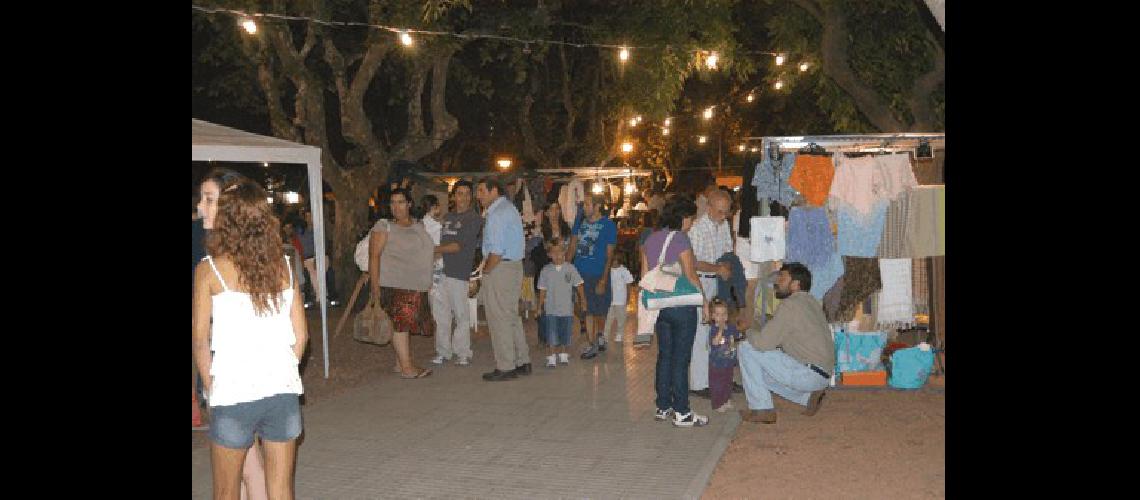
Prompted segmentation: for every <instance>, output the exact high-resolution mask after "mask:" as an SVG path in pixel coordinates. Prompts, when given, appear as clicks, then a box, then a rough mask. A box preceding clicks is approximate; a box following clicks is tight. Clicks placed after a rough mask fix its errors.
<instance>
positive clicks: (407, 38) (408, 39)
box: [400, 31, 412, 47]
mask: <svg viewBox="0 0 1140 500" xmlns="http://www.w3.org/2000/svg"><path fill="white" fill-rule="evenodd" d="M400 43H402V44H404V46H405V47H411V46H412V35H409V34H408V32H407V31H401V32H400Z"/></svg>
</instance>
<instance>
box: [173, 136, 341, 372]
mask: <svg viewBox="0 0 1140 500" xmlns="http://www.w3.org/2000/svg"><path fill="white" fill-rule="evenodd" d="M191 121H192V122H193V138H192V140H191V149H192V150H193V157H192V158H191V161H235V162H252V163H261V162H272V163H303V164H305V165H306V166H307V168H308V172H309V204H310V206H311V208H312V211H313V225H314V226H315V227H314V229H315V234H314V235H313V236H314V243H316V247H317V248H316V254H317V255H325V223H324V221H325V216H324V210H323V208H324V203H323V199H324V198H323V194H324V193H323V190H322V185H323V184H322V181H321V149H320V148H318V147H314V146H307V145H304V144H298V143H295V142H289V141H286V140H282V139H278V138H276V137H266V136H264V135H257V134H251V133H249V132H245V131H241V130H237V129H233V128H229V127H223V126H221V125H215V124H213V123H210V122H204V121H202V120H195V119H193V118H191ZM316 264H317V277H316V279H319V280H321V286H320V287H319V289H321V290H328V282H327V280H326V279H325V273H326V269H325V268H326V266H325V261H324V259H316ZM317 295H318V296H319V297H318V300H320V304H321V335H322V339H323V346H324V353H325V378H329V328H328V304H327V299H326V297H325V295H326V294H322V293H318V294H317Z"/></svg>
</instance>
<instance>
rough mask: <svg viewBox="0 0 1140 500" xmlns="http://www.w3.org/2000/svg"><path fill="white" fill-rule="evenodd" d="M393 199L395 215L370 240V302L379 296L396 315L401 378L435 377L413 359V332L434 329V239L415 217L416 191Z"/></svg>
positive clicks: (376, 227) (394, 344)
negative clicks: (429, 294)
mask: <svg viewBox="0 0 1140 500" xmlns="http://www.w3.org/2000/svg"><path fill="white" fill-rule="evenodd" d="M389 203H390V205H391V208H392V219H391V220H388V219H380V220H378V221H376V224H375V225H374V226H372V231H371V233H370V236H369V240H368V281H369V285H370V286H369V289H368V290H369V293H370V297H371V299H370V300H379V304H380V307H381V308H383V309H384V312H386V313H388V317H390V318H392V330H393V333H392V347H394V348H395V349H396V370H397V371H399V372H400V376H401V377H402V378H407V379H414V378H423V377H426V376H428V375H431V369H430V368H420V367H417V366H415V364H414V363H413V362H412V346H411V343H410V342H409V339H408V335H410V334H417V335H429V334H431V333H432V331H433V329H434V323H433V322H432V318H431V313H430V311H429V310H428V298H427V292H428V289H430V288H431V281H432V280H431V278H432V266H433V263H434V262H435V257H436V254H435V243H433V242H432V239H431V236H430V235H428V233H427V230H426V229H424V225H423V223H421V222H419V221H417V220H415V219H414V218H413V217H412V203H413V202H412V195H411V194H410V193H409V192H408V190H407V189H404V188H397V189H395V190H393V191H392V195H391V198H389Z"/></svg>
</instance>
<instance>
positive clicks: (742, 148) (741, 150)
mask: <svg viewBox="0 0 1140 500" xmlns="http://www.w3.org/2000/svg"><path fill="white" fill-rule="evenodd" d="M736 149H738V150H740V152H741V153H743V152H744V145H743V144H741V145H739V146H737V147H736Z"/></svg>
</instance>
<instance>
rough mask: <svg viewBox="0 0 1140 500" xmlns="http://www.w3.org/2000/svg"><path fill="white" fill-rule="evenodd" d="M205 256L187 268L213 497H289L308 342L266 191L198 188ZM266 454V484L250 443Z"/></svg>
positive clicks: (215, 185)
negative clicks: (206, 409) (245, 491)
mask: <svg viewBox="0 0 1140 500" xmlns="http://www.w3.org/2000/svg"><path fill="white" fill-rule="evenodd" d="M201 194H202V200H201V201H200V202H199V211H200V212H201V214H202V219H203V226H204V227H205V228H206V229H208V230H210V231H209V233H208V235H207V236H206V251H207V254H206V257H205V258H203V259H202V262H200V263H199V264H198V266H197V268H196V269H195V271H194V311H193V319H192V325H193V326H192V328H193V332H194V358H195V362H196V363H197V366H198V371H199V373H202V374H209V376H207V377H204V380H203V384H204V386H205V394H206V398H207V401H208V403H209V405H210V414H211V417H212V418H211V420H212V422H211V425H210V440H211V447H210V448H211V450H210V459H211V462H212V464H213V473H214V474H213V482H214V498H230V499H235V500H236V499H237V498H239V496H240V490H241V486H242V485H241V481H242V475H243V466H244V469H245V471H244V472H245V475H246V476H247V478H246V479H247V481H248V487H249V495H250V497H251V498H264V495H265V493H266V489H267V490H268V491H267V493H268V496H269V497H270V498H293V461H294V458H295V455H296V445H297V441H296V439H297V437H298V436H299V435H300V434H301V428H302V424H301V410H300V403H299V399H300V395H301V393H302V392H303V391H302V387H301V376H300V373H299V371H298V369H297V365H298V362H299V360H300V358H301V354H302V353H304V351H305V344H306V342H307V341H308V329H307V328H308V327H307V325H306V323H305V315H304V314H305V313H304V309H303V308H302V307H301V300H302V299H301V294H300V291H299V289H298V286H297V284H296V282H295V280H294V274H293V272H292V267H291V265H290V264H291V263H290V262H289V259H288V257H286V256H285V254H284V252H283V249H282V247H283V244H282V241H283V240H282V238H281V229H280V224H279V222H278V221H277V218H276V217H275V216H274V215H273V212H272V210H271V209H270V207H269V204H268V203H267V202H266V201H265V199H266V197H267V196H268V194H267V193H266V191H265V190H264V189H263V188H262V187H261V186H259V185H258V184H257V183H255V182H253V181H252V180H250V179H248V178H246V177H244V176H242V175H240V174H238V173H236V172H232V171H228V170H214V171H212V172H210V173H209V174H208V175H207V176H206V180H205V181H203V182H202V187H201ZM257 438H260V441H261V448H262V449H263V450H264V453H265V463H264V478H262V476H261V474H260V473H261V470H262V469H261V467H262V466H261V464H260V462H261V461H260V457H259V456H258V453H257V446H256V445H255V443H256V441H255V440H256V439H257Z"/></svg>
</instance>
